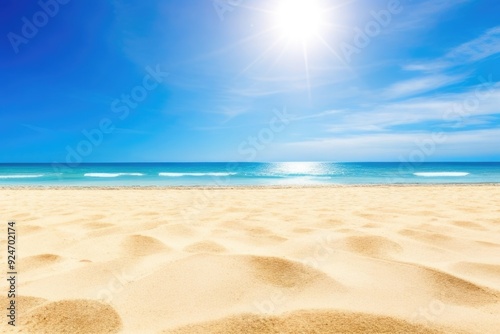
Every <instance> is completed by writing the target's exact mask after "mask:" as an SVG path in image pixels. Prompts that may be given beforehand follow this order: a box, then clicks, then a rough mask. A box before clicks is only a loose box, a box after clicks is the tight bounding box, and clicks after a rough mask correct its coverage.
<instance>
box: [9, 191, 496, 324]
mask: <svg viewBox="0 0 500 334" xmlns="http://www.w3.org/2000/svg"><path fill="white" fill-rule="evenodd" d="M7 194H8V196H7ZM498 198H500V187H498V186H405V187H399V186H394V187H382V186H380V187H305V188H300V187H289V188H279V187H270V188H232V189H230V188H228V189H187V188H185V189H174V188H172V189H145V188H138V189H79V190H77V189H0V210H1V212H2V213H4V217H5V219H6V220H15V221H16V222H17V227H18V236H19V244H18V249H19V251H18V256H19V265H18V270H19V282H18V291H19V293H20V294H21V295H20V296H19V297H18V298H17V302H18V317H19V318H18V319H19V323H18V326H17V327H16V328H13V327H11V326H7V324H6V322H5V321H3V322H2V324H1V325H0V332H5V333H18V332H21V333H481V334H482V333H491V334H493V333H498V328H500V258H499V256H498V254H500V253H499V252H500V220H499V218H498V210H497V209H496V208H497V206H498V201H497V199H498ZM0 244H1V246H2V248H5V247H6V240H1V241H0ZM0 288H1V289H3V290H2V291H6V288H7V285H6V282H5V281H2V282H1V283H0ZM0 301H1V302H2V303H4V304H5V303H7V302H8V300H7V298H6V297H5V296H3V297H0Z"/></svg>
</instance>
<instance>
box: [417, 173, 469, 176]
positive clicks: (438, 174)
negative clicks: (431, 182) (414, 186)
mask: <svg viewBox="0 0 500 334" xmlns="http://www.w3.org/2000/svg"><path fill="white" fill-rule="evenodd" d="M413 175H415V176H423V177H458V176H467V175H469V173H465V172H421V173H413Z"/></svg>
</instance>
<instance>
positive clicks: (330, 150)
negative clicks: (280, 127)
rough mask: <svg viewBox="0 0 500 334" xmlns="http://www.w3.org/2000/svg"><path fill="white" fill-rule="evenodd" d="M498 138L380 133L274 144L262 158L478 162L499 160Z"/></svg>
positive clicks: (492, 132) (488, 133) (495, 134)
mask: <svg viewBox="0 0 500 334" xmlns="http://www.w3.org/2000/svg"><path fill="white" fill-rule="evenodd" d="M499 137H500V129H487V130H476V131H459V132H450V133H445V134H439V133H434V134H433V133H430V132H413V133H380V134H363V135H357V136H353V135H351V136H349V137H340V138H339V137H336V138H317V139H314V140H309V141H300V142H290V143H282V144H276V145H274V146H273V147H272V149H270V150H269V152H265V156H263V158H267V156H268V155H269V157H272V158H273V159H277V160H280V159H281V160H287V159H290V158H293V157H301V158H302V159H304V160H311V161H314V160H329V161H360V159H361V161H405V160H406V161H412V159H416V158H415V157H417V156H418V159H421V158H422V157H423V159H424V161H442V160H447V159H453V158H455V157H457V156H469V157H471V158H477V159H479V160H481V159H483V157H485V158H486V157H491V156H497V157H500V148H499V147H498V145H496V142H497V141H498V138H499ZM424 145H425V146H424ZM412 157H413V158H412ZM413 161H417V160H413Z"/></svg>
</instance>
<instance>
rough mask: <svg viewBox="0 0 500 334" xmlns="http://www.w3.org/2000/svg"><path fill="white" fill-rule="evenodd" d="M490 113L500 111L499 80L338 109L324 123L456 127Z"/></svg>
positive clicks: (365, 127)
mask: <svg viewBox="0 0 500 334" xmlns="http://www.w3.org/2000/svg"><path fill="white" fill-rule="evenodd" d="M483 79H484V78H483ZM484 80H485V79H484ZM485 81H486V80H485ZM491 115H500V83H498V82H497V83H495V82H487V83H483V84H479V85H476V86H472V87H469V89H468V90H467V91H464V92H461V93H452V94H442V95H439V96H423V97H419V98H412V99H408V100H405V101H401V102H389V103H384V104H380V105H376V106H371V107H364V108H360V109H358V110H355V111H350V112H341V113H338V114H336V115H335V116H334V117H333V118H332V119H331V121H332V123H330V124H328V125H326V128H327V129H328V131H330V132H332V133H337V134H339V133H353V132H356V133H360V132H361V133H362V132H364V133H367V132H387V131H393V130H394V128H395V127H398V126H405V125H412V126H413V127H414V129H416V130H417V129H419V128H420V126H419V125H420V124H424V123H426V122H433V123H435V124H436V126H438V127H442V128H443V129H444V128H453V127H456V128H458V127H462V126H463V125H464V124H465V123H464V122H468V124H474V122H475V121H476V120H477V119H478V118H480V119H481V124H488V121H490V120H491V119H489V118H487V117H485V116H491ZM493 121H494V120H493ZM493 124H494V123H493ZM427 126H428V125H425V126H424V128H427Z"/></svg>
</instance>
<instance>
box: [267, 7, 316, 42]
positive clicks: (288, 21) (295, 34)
mask: <svg viewBox="0 0 500 334" xmlns="http://www.w3.org/2000/svg"><path fill="white" fill-rule="evenodd" d="M323 11H324V10H323V9H322V8H321V6H320V5H319V4H318V2H317V1H315V0H282V1H281V2H280V3H279V5H278V8H277V9H276V12H275V15H276V16H275V19H276V28H277V30H278V31H279V33H280V34H281V36H282V37H284V38H286V39H287V40H289V41H298V42H307V41H309V40H310V39H311V38H313V37H315V36H317V35H318V34H319V33H320V30H321V26H322V14H323Z"/></svg>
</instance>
